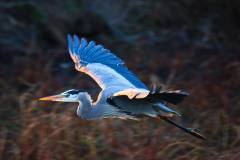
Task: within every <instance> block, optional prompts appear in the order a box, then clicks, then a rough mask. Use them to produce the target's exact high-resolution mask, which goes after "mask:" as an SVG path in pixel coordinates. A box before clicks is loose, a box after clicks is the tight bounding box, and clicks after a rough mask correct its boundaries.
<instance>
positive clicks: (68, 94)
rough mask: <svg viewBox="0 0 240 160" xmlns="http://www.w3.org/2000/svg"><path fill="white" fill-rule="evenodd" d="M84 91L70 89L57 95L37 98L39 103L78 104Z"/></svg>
mask: <svg viewBox="0 0 240 160" xmlns="http://www.w3.org/2000/svg"><path fill="white" fill-rule="evenodd" d="M84 93H85V91H83V90H77V89H70V90H67V91H65V92H62V93H60V94H57V95H53V96H47V97H42V98H39V100H40V101H58V102H79V96H81V94H84Z"/></svg>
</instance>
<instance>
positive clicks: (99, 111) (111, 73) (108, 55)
mask: <svg viewBox="0 0 240 160" xmlns="http://www.w3.org/2000/svg"><path fill="white" fill-rule="evenodd" d="M67 39H68V50H69V53H70V56H71V58H72V60H73V62H74V63H75V68H76V70H78V71H80V72H83V73H85V74H87V75H89V76H90V77H91V78H93V79H94V80H95V81H96V83H97V84H98V85H99V86H100V88H101V89H102V90H101V92H100V93H99V95H98V98H97V100H96V101H95V102H93V101H92V99H91V96H90V95H89V94H88V93H87V92H86V91H83V90H77V89H71V90H68V91H65V92H63V93H60V94H58V95H53V96H47V97H43V98H40V99H39V100H44V101H61V102H78V103H79V106H78V108H77V115H78V116H79V117H81V118H82V119H85V120H94V119H101V118H122V119H134V120H138V119H140V118H142V117H152V118H160V119H163V120H164V121H166V122H168V123H171V124H173V125H174V126H176V127H178V128H180V129H181V130H183V131H185V132H187V133H189V134H191V135H193V136H195V137H197V138H200V139H205V137H204V136H203V135H201V134H200V133H198V130H197V129H194V128H186V127H184V126H182V125H180V124H177V123H175V122H174V121H172V120H171V117H172V116H173V115H177V116H181V115H180V113H178V112H177V111H175V110H173V109H171V108H170V107H169V104H173V105H176V104H178V103H180V102H181V101H182V100H183V99H184V98H185V97H186V96H188V93H186V92H183V91H180V90H167V91H161V90H160V89H157V88H156V87H153V88H152V89H148V88H147V87H146V85H145V84H144V83H143V82H142V81H140V80H139V79H138V78H137V77H136V75H135V74H133V73H132V72H131V71H129V70H128V68H127V67H126V66H125V64H124V62H123V61H122V60H121V59H120V58H119V57H117V56H116V55H115V54H113V53H112V52H111V51H110V50H108V49H105V48H104V47H103V46H102V45H97V44H95V42H94V41H90V42H87V40H86V39H85V38H81V39H79V38H78V36H76V35H73V36H71V35H68V37H67Z"/></svg>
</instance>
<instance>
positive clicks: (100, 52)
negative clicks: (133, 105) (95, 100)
mask: <svg viewBox="0 0 240 160" xmlns="http://www.w3.org/2000/svg"><path fill="white" fill-rule="evenodd" d="M68 49H69V53H70V56H71V58H72V59H73V61H74V63H75V68H76V69H77V70H78V71H81V72H84V73H86V74H88V75H89V76H91V77H92V78H93V79H94V80H95V81H96V82H97V83H98V84H99V86H100V87H101V88H102V89H106V88H111V87H115V86H118V88H119V90H118V91H121V90H126V89H130V88H135V89H136V88H137V89H140V90H139V91H142V90H144V91H148V89H147V87H146V86H145V84H144V83H142V82H141V81H140V80H139V79H138V78H137V77H136V76H135V74H133V73H132V72H131V71H129V70H128V69H127V67H126V66H125V64H124V62H123V61H122V60H121V59H120V58H119V57H117V56H116V55H114V54H113V53H112V52H111V51H110V50H108V49H105V48H104V47H103V46H102V45H96V44H95V42H94V41H90V42H89V43H88V42H87V40H86V39H85V38H81V39H80V40H79V38H78V37H77V36H76V35H74V36H73V37H72V36H70V35H68ZM123 93H125V94H128V92H123ZM129 93H130V92H129Z"/></svg>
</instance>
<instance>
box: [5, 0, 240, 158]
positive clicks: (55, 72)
mask: <svg viewBox="0 0 240 160" xmlns="http://www.w3.org/2000/svg"><path fill="white" fill-rule="evenodd" d="M116 2H117V3H116V4H114V5H113V6H112V9H111V10H110V11H112V12H113V11H114V12H113V17H115V16H116V17H120V18H119V19H117V20H114V18H113V17H111V16H110V15H108V14H107V13H108V12H107V10H106V8H109V7H108V5H107V4H105V3H102V2H101V1H97V0H96V1H94V2H92V3H94V5H91V6H92V7H89V6H88V2H87V1H81V2H77V1H74V0H71V1H69V2H68V3H66V4H65V3H57V2H55V3H56V4H55V3H54V4H55V5H52V3H53V1H52V2H49V3H40V4H39V3H33V2H31V3H30V2H22V3H15V2H11V3H7V2H6V3H5V2H1V3H0V7H1V8H0V9H3V11H4V12H3V13H2V14H1V15H2V16H0V23H1V26H0V29H1V30H2V31H1V32H2V34H1V35H3V37H4V38H1V39H0V50H1V55H0V62H1V63H0V102H1V108H0V159H19V160H20V159H22V160H25V159H26V160H27V159H31V160H34V159H36V160H38V159H39V160H40V159H45V160H50V159H70V160H71V159H85V160H87V159H89V160H92V159H104V160H107V159H115V160H118V159H129V160H133V159H139V160H141V159H144V160H145V159H149V160H155V159H160V160H165V159H175V160H187V159H193V160H200V159H209V160H211V159H213V160H216V159H220V160H225V159H226V160H230V159H231V160H237V159H239V158H240V152H239V150H240V125H239V122H240V118H239V113H240V108H239V105H240V100H239V89H240V84H239V79H240V75H239V73H240V70H239V68H240V62H239V60H238V59H239V58H238V57H239V56H238V53H239V51H240V50H239V47H236V46H237V41H236V40H237V37H235V39H234V38H233V39H231V41H230V38H231V36H232V34H233V33H235V34H237V33H239V32H237V31H238V30H237V29H235V27H233V26H234V24H232V25H230V24H229V26H227V24H226V26H223V28H217V30H215V31H212V30H211V29H210V30H208V31H207V33H205V32H204V33H203V32H202V31H201V30H200V29H202V27H204V26H205V27H209V26H208V25H210V24H209V23H213V24H212V25H213V26H214V25H215V23H214V22H215V21H211V19H212V18H213V19H214V17H212V16H211V15H212V14H213V13H214V11H215V10H210V11H209V15H210V16H209V17H210V18H209V17H207V16H206V23H205V21H202V20H201V18H199V17H201V16H202V15H204V13H203V12H202V11H203V10H204V7H206V6H205V5H200V6H198V5H197V3H193V2H192V3H190V2H191V1H189V2H188V1H183V3H182V4H181V3H177V2H176V3H175V2H174V3H173V2H169V3H166V2H163V1H161V2H160V3H156V2H151V1H150V2H140V1H132V2H131V3H127V2H125V1H116ZM220 2H221V3H223V2H222V1H220ZM205 3H206V4H207V2H205ZM214 3H215V1H212V3H210V4H209V5H210V6H213V5H214ZM96 4H97V6H98V7H97V8H96ZM233 6H234V4H233ZM191 7H193V8H194V7H195V8H194V9H196V13H195V14H196V15H193V17H195V18H196V17H197V19H198V20H199V21H197V22H196V21H195V20H193V19H191V18H193V17H191V15H190V14H188V12H190V11H191V9H190V8H191ZM229 7H230V8H231V6H229ZM124 8H126V10H125V12H122V11H123V9H124ZM164 8H165V10H164ZM166 8H167V9H166ZM183 8H185V9H187V10H184V11H183ZM103 9H104V10H103ZM26 10H27V11H28V12H26ZM79 10H81V12H79ZM173 10H174V12H173ZM139 11H141V12H139ZM175 12H177V13H179V14H173V13H175ZM222 12H223V13H224V15H225V16H229V17H231V18H232V21H231V23H233V22H235V21H234V17H233V16H232V15H231V14H230V11H228V10H223V11H222ZM56 13H59V14H56ZM138 13H139V14H138ZM157 13H160V14H161V17H162V19H159V16H158V14H157ZM180 13H181V14H180ZM223 13H218V12H217V13H216V14H217V15H222V14H223ZM236 14H237V13H236ZM86 15H87V16H88V19H86V18H85V17H86ZM136 15H137V16H138V17H136ZM175 15H178V16H177V17H176V16H175ZM213 15H214V14H213ZM69 17H72V18H69ZM173 17H174V18H173ZM175 20H176V21H175ZM186 20H188V21H186ZM208 20H209V21H210V22H209V21H208ZM2 22H4V23H2ZM183 22H187V24H185V25H186V28H185V29H184V27H182V26H184V25H183V24H182V23H183ZM195 22H196V24H197V25H193V24H192V23H194V24H195ZM200 22H201V23H200ZM219 23H222V22H219ZM175 25H179V28H180V29H179V30H178V29H177V28H176V27H174V26H175ZM236 25H237V24H236ZM96 26H98V27H96ZM216 26H218V25H216ZM216 26H214V27H216ZM229 27H230V28H231V27H232V30H231V33H229V34H227V32H226V30H229ZM189 28H194V29H193V30H189ZM146 29H147V30H149V32H145V31H146ZM67 32H76V33H78V34H80V35H82V36H86V37H87V38H91V39H97V40H98V41H101V42H102V43H103V44H105V45H106V46H107V47H108V48H110V49H112V50H114V51H115V52H116V53H118V55H120V57H122V58H123V59H124V60H126V63H127V65H128V66H129V68H131V70H133V71H135V72H137V73H138V75H139V76H140V77H141V79H142V80H144V81H145V82H147V83H149V84H150V83H151V82H152V81H154V82H156V83H163V84H165V85H166V87H170V88H174V89H185V90H186V91H188V92H190V94H191V95H190V97H188V98H187V99H186V101H185V102H184V103H182V104H181V105H180V106H179V107H176V109H177V110H179V111H181V112H182V113H183V119H182V120H179V119H176V120H177V121H179V122H181V123H184V124H186V125H187V126H193V127H196V128H199V129H201V132H202V133H203V134H204V135H206V137H207V138H208V140H207V141H201V140H198V139H195V138H193V137H191V136H189V135H186V134H184V133H182V132H181V131H180V130H178V129H176V128H174V127H172V126H169V125H168V124H165V123H164V122H162V121H160V120H154V119H143V120H142V121H140V122H136V121H131V120H127V121H124V120H118V119H106V120H99V121H84V120H81V119H79V118H78V117H77V116H76V107H77V104H61V103H43V102H39V101H37V98H38V97H41V96H45V95H49V94H55V93H58V92H61V91H63V90H65V89H70V88H81V89H86V90H88V91H89V92H90V93H91V94H92V95H93V96H94V97H95V96H96V94H97V93H98V91H99V89H98V88H97V85H96V84H95V83H94V82H93V81H92V80H90V79H89V78H88V77H86V76H84V75H82V74H80V73H78V72H76V71H75V70H74V67H73V64H72V62H71V60H70V58H69V56H68V54H67V49H66V44H65V43H66V42H65V35H66V33H67ZM220 32H221V33H222V36H223V37H220V38H219V37H218V36H219V35H221V34H220ZM232 32H233V33H232ZM194 33H195V34H196V35H194ZM184 34H190V35H191V34H193V35H191V36H187V37H184ZM203 34H204V35H203ZM185 36H186V35H185ZM205 36H207V38H208V41H203V40H202V39H201V38H203V39H204V37H205ZM169 37H170V38H169ZM205 38H206V37H205Z"/></svg>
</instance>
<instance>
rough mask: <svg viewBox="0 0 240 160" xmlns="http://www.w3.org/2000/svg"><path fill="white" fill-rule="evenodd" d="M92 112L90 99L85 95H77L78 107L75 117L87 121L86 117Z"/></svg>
mask: <svg viewBox="0 0 240 160" xmlns="http://www.w3.org/2000/svg"><path fill="white" fill-rule="evenodd" d="M91 110H92V99H91V97H90V96H89V94H87V93H81V94H80V95H79V105H78V109H77V115H78V116H79V117H81V118H83V119H88V115H89V114H90V113H91Z"/></svg>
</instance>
